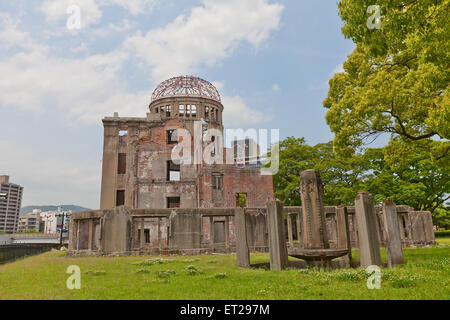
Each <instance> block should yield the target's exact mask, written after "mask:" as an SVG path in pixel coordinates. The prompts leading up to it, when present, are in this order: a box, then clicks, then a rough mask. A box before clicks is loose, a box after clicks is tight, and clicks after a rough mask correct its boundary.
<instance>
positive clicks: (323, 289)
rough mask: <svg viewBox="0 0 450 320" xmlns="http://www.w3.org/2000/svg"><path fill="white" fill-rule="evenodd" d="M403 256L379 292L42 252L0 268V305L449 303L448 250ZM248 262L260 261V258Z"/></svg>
mask: <svg viewBox="0 0 450 320" xmlns="http://www.w3.org/2000/svg"><path fill="white" fill-rule="evenodd" d="M448 242H450V239H445V238H444V239H439V241H438V243H439V244H441V245H442V244H444V245H445V244H446V243H448ZM404 254H405V259H406V262H407V263H406V264H405V265H403V266H400V267H396V268H393V269H384V268H382V284H381V289H379V290H376V289H374V290H369V289H367V286H366V281H367V280H366V279H367V277H368V275H367V274H366V273H365V271H364V270H363V269H347V270H334V271H318V270H315V269H303V270H294V269H291V270H287V271H283V272H272V271H268V270H262V269H259V270H255V269H242V268H238V267H236V258H235V256H234V255H203V256H177V257H105V258H69V257H67V256H66V254H65V252H48V253H45V254H41V255H38V256H34V257H29V258H26V259H22V260H19V261H16V262H13V263H9V264H5V265H0V299H188V300H196V299H219V300H234V299H258V300H260V299H296V300H297V299H443V300H449V299H450V281H449V280H450V246H446V247H436V248H423V249H405V250H404ZM355 255H356V256H357V252H355ZM383 257H384V259H385V253H384V250H383ZM251 260H252V263H253V262H262V261H268V255H267V254H254V255H252V257H251ZM70 265H78V266H79V267H80V269H81V289H80V290H69V289H67V287H66V280H67V278H68V277H69V276H70V275H69V274H66V270H67V267H68V266H70Z"/></svg>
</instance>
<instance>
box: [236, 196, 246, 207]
mask: <svg viewBox="0 0 450 320" xmlns="http://www.w3.org/2000/svg"><path fill="white" fill-rule="evenodd" d="M236 207H241V208H245V207H247V194H246V193H236Z"/></svg>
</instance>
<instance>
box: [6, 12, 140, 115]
mask: <svg viewBox="0 0 450 320" xmlns="http://www.w3.org/2000/svg"><path fill="white" fill-rule="evenodd" d="M3 20H5V19H3ZM8 23H9V22H8ZM11 26H14V27H11ZM9 29H10V30H12V31H13V33H17V34H21V32H20V31H19V30H17V28H16V24H14V23H13V24H11V23H9ZM20 39H22V40H23V42H22V43H15V44H16V46H18V47H19V48H20V49H22V50H21V52H19V53H16V54H13V55H12V56H10V57H8V58H5V59H3V60H1V61H0V74H2V77H0V92H2V94H1V95H0V105H2V106H4V107H11V106H12V107H16V108H20V109H25V110H34V111H44V110H45V111H47V112H49V111H51V110H52V109H54V108H56V109H61V110H63V111H65V114H66V115H67V117H68V119H70V120H71V121H72V120H78V121H82V122H84V123H97V122H98V121H100V119H101V118H102V117H104V116H105V115H109V114H112V113H113V112H114V111H118V112H120V113H122V114H127V115H130V116H137V115H139V116H142V115H145V111H146V107H147V104H148V102H149V101H148V100H149V92H147V91H146V92H138V93H132V92H129V91H128V90H127V86H126V85H124V81H122V80H121V79H120V77H119V71H120V69H121V67H122V64H123V63H124V62H125V61H126V60H127V58H128V55H127V54H126V53H125V52H123V51H120V50H117V51H112V52H111V53H108V54H103V55H92V56H89V57H87V58H85V59H66V58H57V57H54V56H51V54H50V53H49V52H50V50H49V48H48V47H46V46H43V45H39V44H37V43H35V42H34V41H33V40H32V39H31V37H30V36H29V35H28V34H25V33H24V34H21V36H20ZM14 42H15V40H14ZM5 43H6V44H11V43H12V42H11V41H9V40H8V39H6V40H5V39H3V38H2V37H1V36H0V46H1V45H2V44H3V45H4V44H5ZM139 106H141V107H142V108H139Z"/></svg>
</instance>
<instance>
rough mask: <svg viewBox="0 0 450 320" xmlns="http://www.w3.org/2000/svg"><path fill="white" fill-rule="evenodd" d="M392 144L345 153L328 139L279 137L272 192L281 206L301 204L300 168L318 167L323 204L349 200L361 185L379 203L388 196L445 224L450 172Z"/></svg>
mask: <svg viewBox="0 0 450 320" xmlns="http://www.w3.org/2000/svg"><path fill="white" fill-rule="evenodd" d="M391 148H396V145H395V143H394V144H392V145H388V146H386V147H385V148H373V149H367V150H366V151H365V152H364V153H356V154H354V155H352V156H351V157H348V156H345V157H343V156H341V155H339V154H338V153H337V152H335V151H334V148H333V143H332V142H328V143H320V144H318V145H316V146H309V145H307V144H306V142H305V140H304V139H303V138H294V137H289V138H287V139H285V140H283V141H281V142H280V158H279V159H280V168H279V171H278V173H277V174H276V175H275V176H274V177H273V182H274V191H275V196H276V197H277V198H278V199H280V200H282V201H283V203H284V204H285V205H289V206H295V205H301V200H300V188H299V182H300V173H301V172H302V171H303V170H307V169H316V170H319V171H320V174H321V178H322V182H323V184H324V189H325V190H324V203H325V205H339V204H345V205H353V204H354V200H355V196H356V194H357V192H358V191H359V190H365V191H368V192H370V193H371V194H372V195H373V197H374V200H375V203H377V204H380V203H381V202H382V201H383V200H391V201H394V202H395V203H397V204H405V205H409V206H411V207H413V208H415V209H416V210H429V211H431V212H432V213H433V217H434V219H435V222H437V223H440V224H441V225H442V226H446V225H447V223H448V221H449V219H450V212H449V208H448V207H446V206H445V202H446V201H447V200H448V199H449V190H450V173H449V172H448V171H447V170H445V169H443V168H441V167H440V166H437V165H436V163H435V161H433V160H432V159H430V157H429V155H428V153H427V151H426V150H423V149H420V148H419V149H418V150H415V152H411V150H407V151H408V156H407V157H405V156H402V154H401V153H399V152H393V151H392V150H391ZM393 155H395V156H393ZM397 157H401V158H402V159H401V160H400V159H399V158H397Z"/></svg>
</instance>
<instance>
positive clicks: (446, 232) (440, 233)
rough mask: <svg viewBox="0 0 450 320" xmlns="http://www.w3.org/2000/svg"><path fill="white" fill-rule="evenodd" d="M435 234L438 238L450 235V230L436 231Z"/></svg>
mask: <svg viewBox="0 0 450 320" xmlns="http://www.w3.org/2000/svg"><path fill="white" fill-rule="evenodd" d="M434 236H435V237H436V238H444V237H450V230H441V231H435V232H434Z"/></svg>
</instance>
